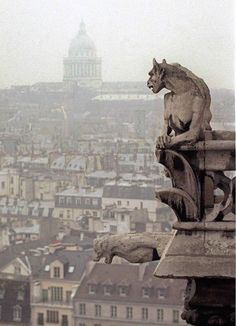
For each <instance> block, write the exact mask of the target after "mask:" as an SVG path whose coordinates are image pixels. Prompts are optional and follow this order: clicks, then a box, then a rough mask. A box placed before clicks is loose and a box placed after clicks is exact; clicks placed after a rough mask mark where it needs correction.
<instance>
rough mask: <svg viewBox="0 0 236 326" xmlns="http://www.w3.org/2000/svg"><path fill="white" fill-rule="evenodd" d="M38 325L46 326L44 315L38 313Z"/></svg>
mask: <svg viewBox="0 0 236 326" xmlns="http://www.w3.org/2000/svg"><path fill="white" fill-rule="evenodd" d="M37 324H38V325H44V314H43V313H41V312H39V313H38V317H37Z"/></svg>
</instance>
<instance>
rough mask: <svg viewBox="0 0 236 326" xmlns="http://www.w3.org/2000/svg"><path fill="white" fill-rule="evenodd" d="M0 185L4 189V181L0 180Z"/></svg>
mask: <svg viewBox="0 0 236 326" xmlns="http://www.w3.org/2000/svg"><path fill="white" fill-rule="evenodd" d="M1 187H2V189H5V181H2V182H1Z"/></svg>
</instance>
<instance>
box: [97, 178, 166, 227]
mask: <svg viewBox="0 0 236 326" xmlns="http://www.w3.org/2000/svg"><path fill="white" fill-rule="evenodd" d="M113 204H116V205H117V207H118V208H127V209H131V210H134V209H147V211H148V215H149V218H150V220H152V221H155V220H156V212H157V209H158V207H161V206H162V204H161V203H159V202H158V201H157V200H156V198H155V187H154V186H152V185H146V184H140V185H138V184H133V183H130V182H126V181H119V182H109V183H107V184H105V186H104V188H103V196H102V207H103V208H105V207H106V206H109V205H113Z"/></svg>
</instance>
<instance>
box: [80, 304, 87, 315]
mask: <svg viewBox="0 0 236 326" xmlns="http://www.w3.org/2000/svg"><path fill="white" fill-rule="evenodd" d="M79 314H80V315H86V305H85V303H80V305H79Z"/></svg>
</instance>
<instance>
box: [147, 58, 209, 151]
mask: <svg viewBox="0 0 236 326" xmlns="http://www.w3.org/2000/svg"><path fill="white" fill-rule="evenodd" d="M149 76H150V78H149V79H148V82H147V86H148V87H149V88H150V89H152V91H153V93H158V92H160V91H161V90H162V89H163V88H166V89H168V90H170V92H169V93H166V94H165V96H164V128H163V133H162V135H161V136H160V137H159V138H158V140H157V148H170V147H172V146H175V147H176V146H180V145H182V144H185V143H192V142H194V143H195V142H196V141H198V140H200V139H203V138H204V131H205V130H211V126H210V120H211V112H210V103H211V97H210V92H209V89H208V87H207V85H206V84H205V82H204V81H203V80H202V79H201V78H199V77H197V76H196V75H194V74H193V73H192V72H191V71H190V70H188V69H187V68H185V67H182V66H181V65H180V64H178V63H175V64H167V62H166V60H165V59H164V60H163V61H162V63H157V61H156V60H155V59H153V68H152V70H151V71H150V72H149ZM173 136H174V137H173Z"/></svg>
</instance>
